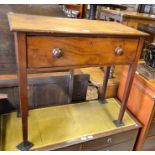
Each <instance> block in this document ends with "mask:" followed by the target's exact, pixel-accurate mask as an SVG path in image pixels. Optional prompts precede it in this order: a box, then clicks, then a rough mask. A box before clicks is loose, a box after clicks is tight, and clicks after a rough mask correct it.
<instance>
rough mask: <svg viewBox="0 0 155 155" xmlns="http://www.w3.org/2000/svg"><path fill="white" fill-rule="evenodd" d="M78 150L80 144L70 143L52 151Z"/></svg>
mask: <svg viewBox="0 0 155 155" xmlns="http://www.w3.org/2000/svg"><path fill="white" fill-rule="evenodd" d="M80 150H81V144H76V145H71V146H67V147H63V148H60V149H56V150H54V151H80Z"/></svg>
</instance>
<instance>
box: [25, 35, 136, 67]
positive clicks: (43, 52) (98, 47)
mask: <svg viewBox="0 0 155 155" xmlns="http://www.w3.org/2000/svg"><path fill="white" fill-rule="evenodd" d="M111 43H112V44H111ZM68 47H69V48H68ZM118 47H121V48H122V50H123V54H122V55H117V53H116V51H115V50H116V48H118ZM137 47H138V39H118V38H117V39H112V38H79V37H77V38H65V37H57V38H54V37H33V36H32V37H27V50H28V52H27V53H28V68H41V67H54V68H58V69H59V67H61V68H60V69H62V68H63V67H65V69H69V68H70V66H72V67H77V66H78V67H83V66H89V65H91V66H98V65H100V66H101V65H108V64H111V63H115V64H123V63H131V62H133V61H135V57H136V52H134V51H136V49H137ZM55 48H59V49H61V51H62V56H61V57H60V58H56V57H55V56H54V55H53V53H52V51H53V49H55ZM94 58H95V59H94ZM103 60H104V61H103Z"/></svg>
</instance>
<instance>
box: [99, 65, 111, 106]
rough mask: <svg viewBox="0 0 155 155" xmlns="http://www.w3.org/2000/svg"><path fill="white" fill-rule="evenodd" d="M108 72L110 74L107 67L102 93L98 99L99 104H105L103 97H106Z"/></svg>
mask: <svg viewBox="0 0 155 155" xmlns="http://www.w3.org/2000/svg"><path fill="white" fill-rule="evenodd" d="M109 72H110V67H109V66H108V67H105V70H104V81H103V86H102V92H101V94H100V97H99V102H100V103H102V104H104V103H106V100H105V95H106V89H107V84H108V78H109Z"/></svg>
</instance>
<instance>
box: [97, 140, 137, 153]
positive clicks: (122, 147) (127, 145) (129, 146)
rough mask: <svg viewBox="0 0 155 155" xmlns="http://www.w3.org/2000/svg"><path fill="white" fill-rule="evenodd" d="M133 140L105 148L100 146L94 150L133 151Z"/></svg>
mask: <svg viewBox="0 0 155 155" xmlns="http://www.w3.org/2000/svg"><path fill="white" fill-rule="evenodd" d="M133 146H134V141H133V140H131V141H127V142H123V143H120V144H117V145H113V146H110V147H106V148H101V149H98V150H96V151H133Z"/></svg>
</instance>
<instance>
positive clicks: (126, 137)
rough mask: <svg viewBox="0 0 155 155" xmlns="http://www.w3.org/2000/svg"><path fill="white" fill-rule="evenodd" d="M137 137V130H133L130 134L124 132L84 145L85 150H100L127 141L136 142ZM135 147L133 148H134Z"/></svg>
mask: <svg viewBox="0 0 155 155" xmlns="http://www.w3.org/2000/svg"><path fill="white" fill-rule="evenodd" d="M136 137H137V130H131V131H128V132H122V133H119V134H115V135H111V136H108V137H104V138H100V139H96V140H92V141H88V142H86V143H83V149H84V150H86V151H88V150H98V149H101V148H105V147H109V146H112V145H116V144H119V143H123V142H126V141H130V140H134V141H135V138H136ZM132 147H133V146H132Z"/></svg>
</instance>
